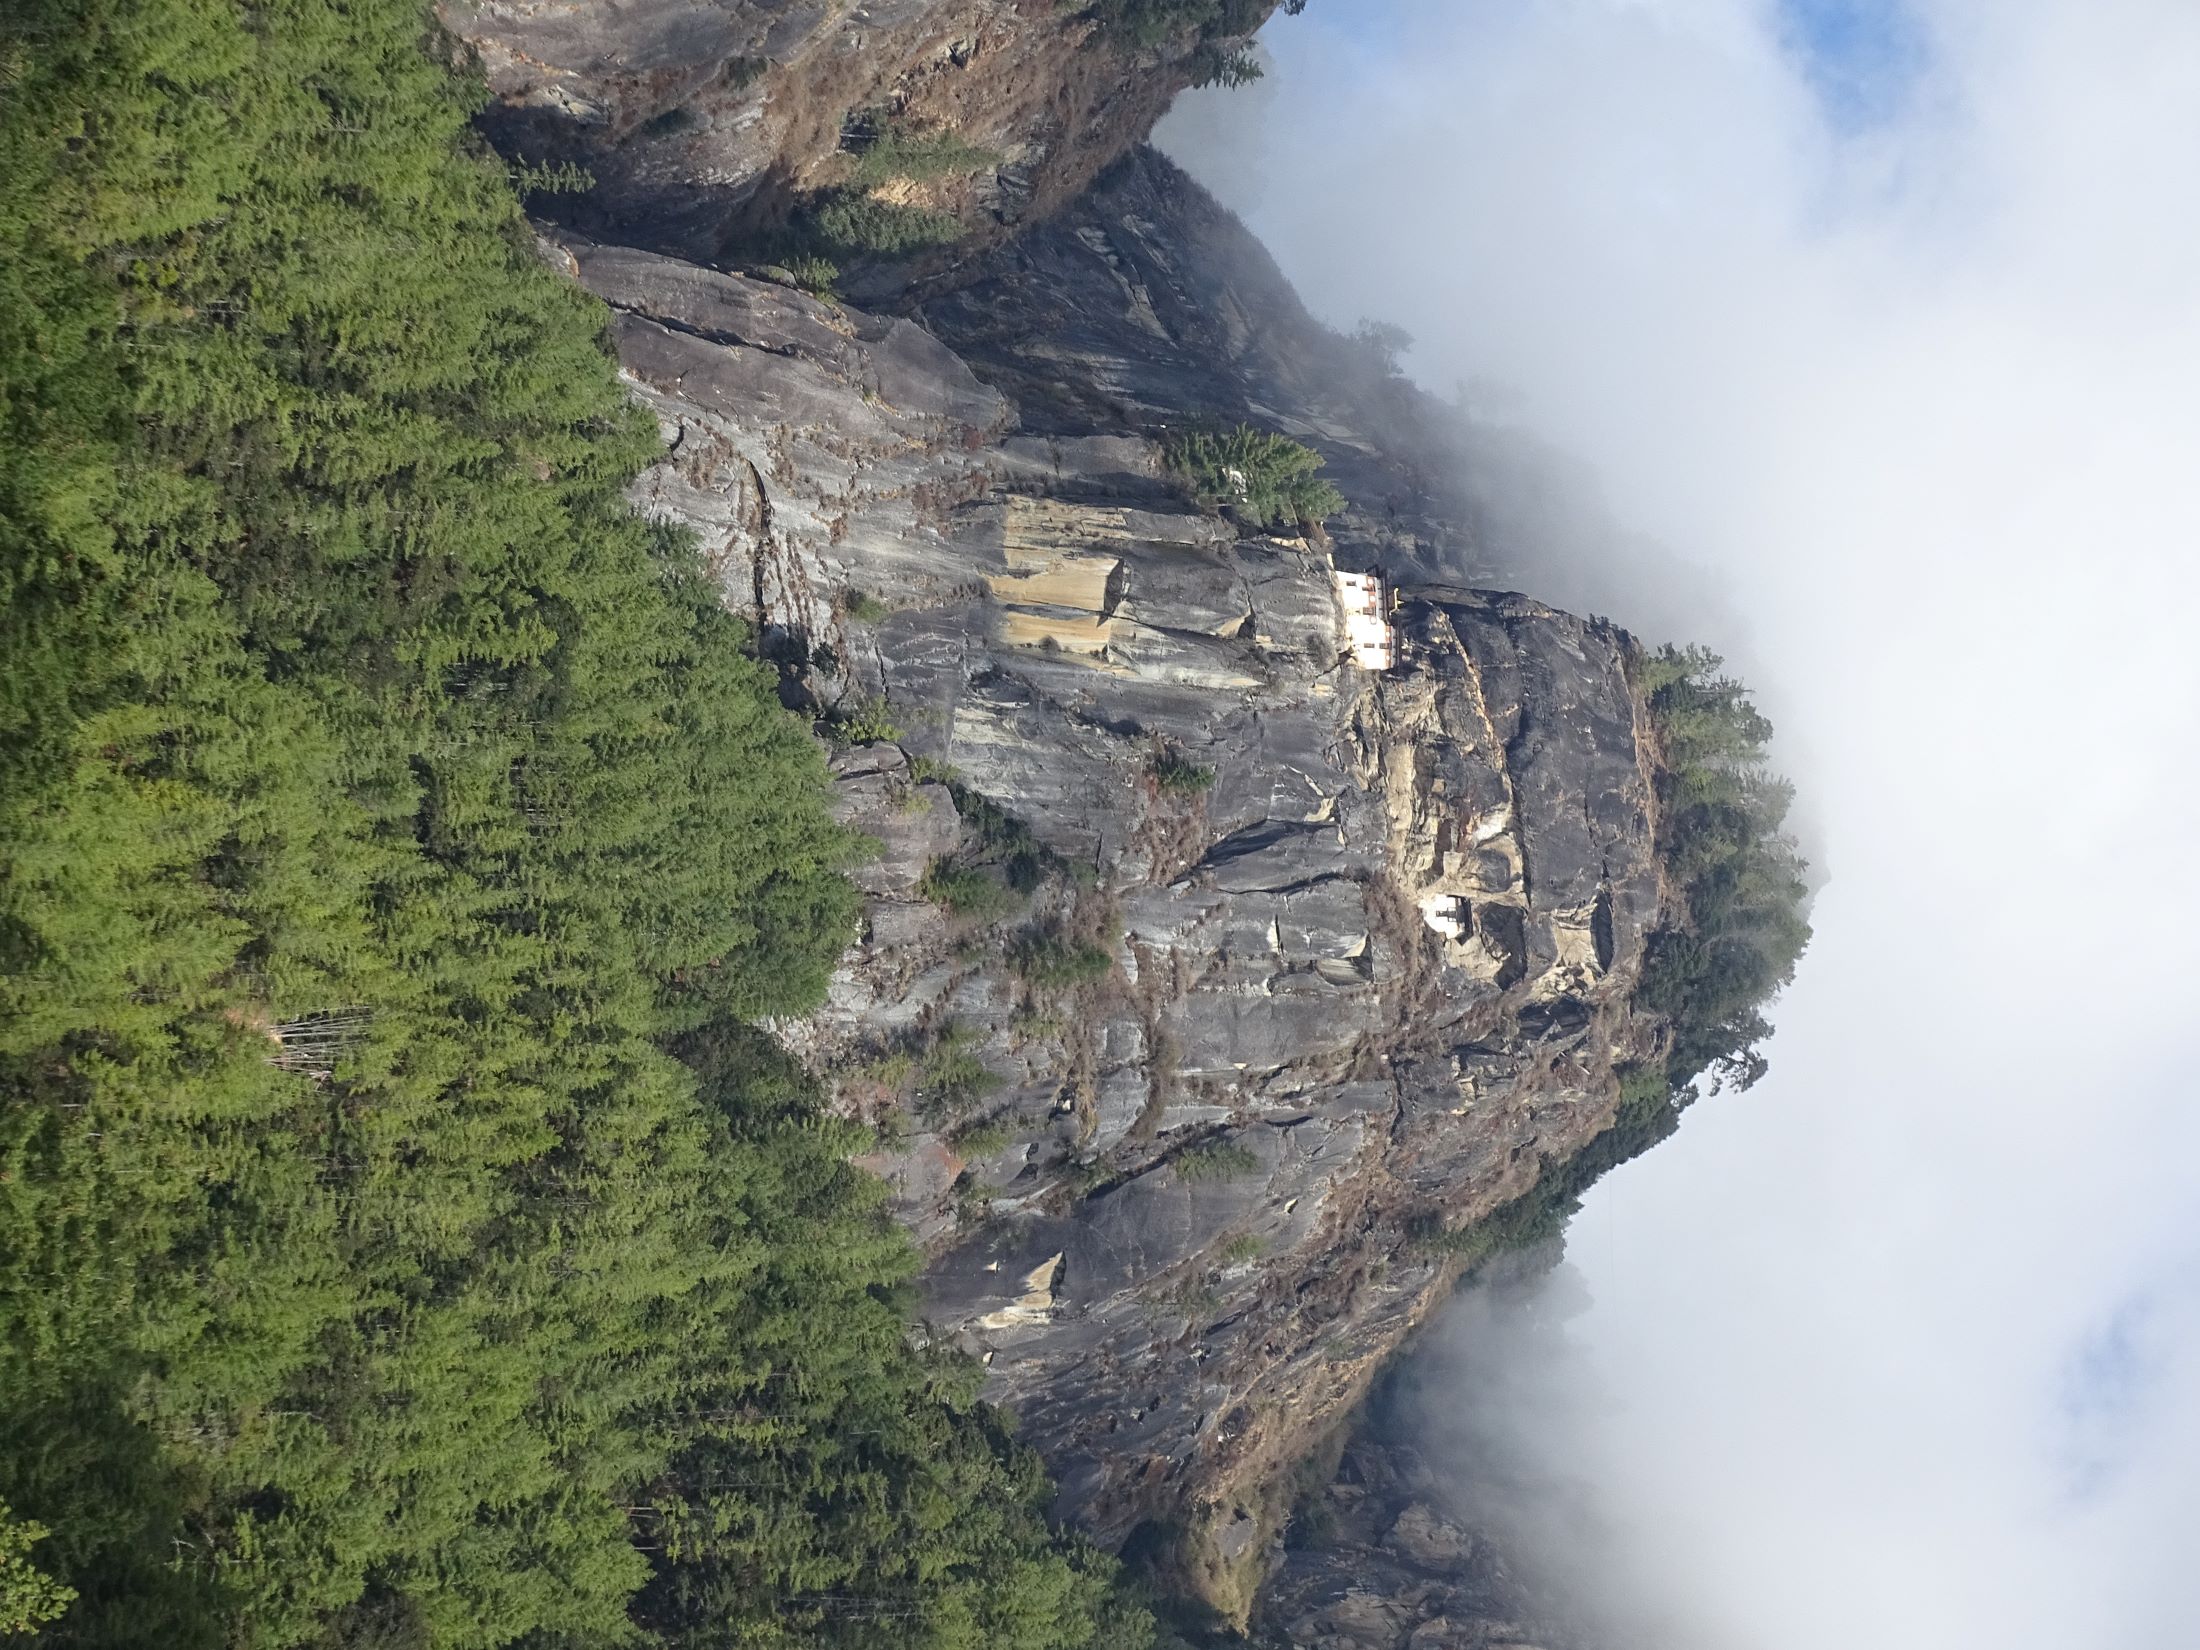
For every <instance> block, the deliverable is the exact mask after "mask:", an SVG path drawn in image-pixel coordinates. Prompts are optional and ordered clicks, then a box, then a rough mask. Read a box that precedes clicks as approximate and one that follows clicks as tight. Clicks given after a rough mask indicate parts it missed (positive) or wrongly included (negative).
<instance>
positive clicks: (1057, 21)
mask: <svg viewBox="0 0 2200 1650" xmlns="http://www.w3.org/2000/svg"><path fill="white" fill-rule="evenodd" d="M1274 4H1275V0H1240V3H1238V4H1236V5H1235V6H1234V7H1233V8H1232V10H1233V15H1234V16H1235V18H1236V21H1237V26H1238V27H1240V28H1242V30H1243V31H1244V32H1246V33H1249V32H1250V31H1251V30H1252V29H1254V28H1257V27H1258V26H1259V24H1260V23H1261V22H1262V21H1264V20H1265V19H1266V17H1267V15H1268V13H1269V12H1270V11H1271V10H1273V9H1274ZM439 10H440V11H441V14H442V16H443V20H444V22H445V24H446V26H447V27H448V28H449V29H450V30H451V32H452V33H453V34H455V35H456V36H457V37H458V38H459V39H460V40H462V41H463V42H465V43H466V44H467V45H468V46H469V47H470V48H471V49H472V50H473V52H474V54H475V56H476V58H477V60H478V62H479V65H480V68H481V70H482V72H483V73H484V74H485V75H486V77H487V79H488V82H489V88H490V90H491V92H492V93H493V94H494V95H495V98H496V102H495V104H494V105H493V107H492V109H491V111H490V114H489V116H488V121H487V124H488V127H489V130H490V132H491V135H492V136H493V137H494V138H495V140H496V141H497V143H498V145H499V147H501V148H503V149H505V150H506V151H507V152H509V153H513V154H517V155H521V156H524V157H525V158H527V159H529V160H531V161H534V162H538V163H540V162H574V163H577V164H579V165H581V166H584V167H585V168H586V169H587V170H588V172H589V173H590V174H591V176H592V177H593V178H594V180H595V187H594V188H593V189H592V190H590V191H589V193H588V194H587V195H586V196H585V197H583V198H581V199H579V200H577V201H575V200H564V201H557V202H552V203H551V204H552V205H553V206H554V207H555V208H556V210H557V211H558V212H559V214H560V216H561V217H562V218H564V219H565V220H566V221H567V222H569V223H571V224H573V225H575V226H576V227H578V228H580V229H583V230H585V231H587V232H588V233H590V234H593V235H595V236H597V237H599V238H602V239H610V240H618V241H622V242H625V243H627V244H631V245H636V246H644V247H650V248H653V249H656V250H659V251H665V252H672V253H677V254H678V255H680V256H683V257H689V258H698V259H703V260H713V259H719V258H722V257H726V256H728V255H729V254H730V251H731V249H734V248H738V247H740V246H741V245H743V244H745V243H749V242H752V241H753V240H754V238H755V237H756V235H757V234H758V233H759V231H762V230H767V229H769V228H770V227H772V226H774V225H776V224H778V223H779V222H781V221H783V220H784V219H785V217H786V216H787V213H788V212H789V210H790V208H791V207H792V206H793V205H794V204H795V203H796V202H797V201H798V200H800V199H801V198H802V196H803V195H804V194H805V193H806V192H808V191H811V190H814V189H816V188H818V187H820V186H821V185H824V184H826V183H828V182H831V181H835V180H836V177H837V174H836V173H835V170H834V168H835V166H836V163H837V157H838V156H839V152H840V150H841V148H842V141H843V135H844V133H845V132H846V130H847V129H848V128H849V127H850V125H851V124H852V123H855V122H858V121H860V120H863V119H866V118H871V117H877V116H886V117H891V118H893V119H895V120H897V121H900V122H903V123H906V124H907V125H908V126H909V127H911V128H912V129H918V130H938V131H951V132H953V133H954V134H955V135H956V136H957V137H958V138H960V139H961V140H962V141H963V142H964V143H966V144H969V145H971V146H973V147H976V148H979V149H982V150H984V151H986V153H987V155H988V156H989V158H988V159H987V160H986V162H985V163H984V164H983V165H982V166H980V167H977V168H975V169H974V170H973V171H971V172H970V173H968V174H967V175H958V176H956V177H953V178H936V179H932V180H928V181H926V180H918V181H917V182H916V183H914V184H910V183H904V184H902V185H901V186H900V187H899V188H898V190H897V191H896V192H895V193H894V195H893V199H894V200H895V202H896V204H899V205H922V206H926V207H931V208H935V209H939V210H944V211H946V212H948V213H950V214H951V215H953V216H954V217H956V218H958V219H959V220H960V221H961V222H962V224H963V225H964V228H965V231H966V236H965V239H964V241H963V242H962V244H961V245H960V246H959V247H958V248H957V249H956V250H955V251H954V253H952V254H943V255H941V256H939V257H937V258H934V259H932V260H930V262H931V264H932V265H933V266H938V265H943V264H947V263H951V262H953V261H955V260H956V259H959V258H962V257H966V256H967V255H968V254H969V252H970V251H971V250H972V249H973V248H974V247H978V246H983V245H989V244H992V243H994V242H996V241H998V240H1000V239H1002V238H1003V237H1005V236H1006V235H1007V234H1009V233H1011V232H1013V230H1014V229H1015V228H1016V227H1017V226H1018V225H1020V224H1023V223H1026V222H1034V221H1037V220H1039V219H1041V218H1044V217H1045V216H1047V215H1048V214H1049V213H1051V212H1053V211H1055V210H1057V209H1058V208H1060V207H1061V206H1062V205H1063V204H1065V203H1066V202H1068V201H1070V200H1072V199H1074V198H1075V197H1076V196H1077V195H1078V193H1079V192H1081V191H1082V190H1083V189H1084V187H1085V186H1086V185H1087V184H1089V183H1090V182H1091V181H1092V179H1093V178H1094V177H1095V176H1096V175H1097V174H1098V173H1099V172H1100V171H1101V170H1102V169H1103V168H1105V167H1106V166H1107V165H1108V164H1109V163H1110V162H1111V161H1113V160H1114V159H1115V158H1116V157H1117V156H1119V155H1121V154H1122V153H1123V152H1124V151H1125V150H1126V149H1128V148H1129V147H1130V146H1131V145H1133V144H1135V143H1137V142H1139V141H1141V140H1142V139H1143V138H1144V136H1145V134H1146V132H1147V131H1148V130H1150V129H1151V127H1152V125H1153V123H1154V122H1155V121H1156V120H1157V119H1159V118H1160V116H1161V114H1162V112H1163V111H1164V110H1165V109H1167V107H1168V105H1169V101H1170V99H1172V98H1173V97H1174V96H1175V95H1176V94H1177V92H1178V91H1180V90H1182V89H1183V87H1184V86H1185V85H1187V84H1188V83H1189V82H1190V81H1191V79H1192V78H1193V77H1194V75H1195V74H1196V73H1197V72H1198V66H1199V62H1200V58H1199V55H1198V54H1199V51H1200V47H1201V42H1200V40H1199V38H1198V32H1197V31H1196V30H1193V29H1189V28H1180V29H1177V30H1175V31H1173V32H1171V33H1169V34H1168V35H1167V36H1166V37H1165V38H1164V39H1162V40H1161V41H1159V42H1158V43H1156V44H1154V45H1151V46H1147V47H1136V46H1135V45H1134V44H1133V43H1132V42H1131V41H1129V40H1127V39H1125V38H1122V37H1121V36H1120V35H1119V34H1109V33H1107V32H1105V31H1103V30H1102V28H1101V25H1100V24H1099V23H1098V22H1096V21H1095V19H1094V17H1093V16H1092V15H1090V13H1089V12H1088V11H1087V9H1086V8H1084V7H1080V6H1077V5H1073V4H1065V3H1063V0H865V3H851V0H661V3H657V4H651V5H646V6H644V5H618V4H607V3H604V0H442V3H441V5H440V7H439ZM907 277H908V271H907V270H906V269H904V270H901V271H898V272H897V275H896V277H895V279H894V281H893V282H892V283H889V285H888V286H882V287H881V288H880V290H881V291H884V290H889V289H892V288H898V286H899V285H900V284H901V282H902V281H904V280H906V279H907Z"/></svg>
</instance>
